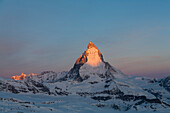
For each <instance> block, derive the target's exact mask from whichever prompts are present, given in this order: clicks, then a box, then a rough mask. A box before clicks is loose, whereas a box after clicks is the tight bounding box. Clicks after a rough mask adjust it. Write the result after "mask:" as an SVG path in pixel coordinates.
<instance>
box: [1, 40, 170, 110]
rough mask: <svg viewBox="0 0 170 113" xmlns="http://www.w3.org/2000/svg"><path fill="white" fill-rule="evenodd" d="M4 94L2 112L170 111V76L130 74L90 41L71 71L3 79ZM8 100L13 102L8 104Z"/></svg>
mask: <svg viewBox="0 0 170 113" xmlns="http://www.w3.org/2000/svg"><path fill="white" fill-rule="evenodd" d="M0 94H2V96H0V105H1V106H2V107H0V112H1V111H7V112H13V111H17V110H18V111H21V112H23V111H29V110H32V111H35V112H39V111H41V112H67V110H69V111H68V112H85V113H87V112H97V113H98V112H115V110H116V112H118V111H128V112H133V111H134V112H135V111H145V112H151V111H157V112H167V111H169V110H170V76H169V77H166V78H163V79H151V78H144V77H131V76H126V75H124V74H123V73H122V72H121V71H119V70H118V69H116V68H114V67H113V66H111V65H110V64H109V63H108V62H105V61H104V58H103V55H102V54H101V52H100V51H99V49H98V48H97V47H96V46H95V45H94V44H93V43H92V42H90V43H89V44H88V49H87V50H86V51H84V52H83V53H82V54H81V55H80V57H79V58H78V59H77V61H76V62H75V64H74V66H73V68H72V69H71V70H70V71H68V72H61V73H55V72H53V71H46V72H42V73H41V74H39V75H30V76H25V79H23V80H4V79H0ZM6 94H7V95H6ZM28 95H29V96H28ZM37 96H38V98H37ZM24 97H26V99H25V100H27V101H26V102H23V101H24ZM40 97H42V98H40ZM11 98H12V99H11ZM28 98H29V99H30V100H29V99H28ZM36 98H37V100H36ZM48 98H49V100H48ZM59 100H60V101H59ZM44 101H45V102H44ZM16 103H17V105H20V107H17V106H15V105H16ZM42 103H43V104H42ZM7 104H8V105H10V106H9V107H6V105H7ZM13 106H15V107H13ZM23 106H29V107H24V108H23ZM66 106H67V107H66ZM11 109H12V110H11ZM44 109H46V110H47V111H44Z"/></svg>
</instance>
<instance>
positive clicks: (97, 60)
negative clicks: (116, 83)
mask: <svg viewBox="0 0 170 113" xmlns="http://www.w3.org/2000/svg"><path fill="white" fill-rule="evenodd" d="M93 73H95V74H97V75H98V76H100V77H102V78H108V77H111V78H116V77H118V78H119V77H122V73H121V72H120V71H118V70H117V69H115V68H114V67H112V66H111V65H110V64H109V63H108V62H105V61H104V59H103V55H102V54H101V52H100V51H99V49H98V48H97V47H96V46H95V45H94V44H93V42H90V43H89V44H88V49H87V50H86V51H84V52H83V53H82V54H81V55H80V57H79V58H78V59H77V61H76V63H75V64H74V67H73V68H72V69H71V70H70V71H69V73H68V75H67V76H66V78H65V80H67V79H68V78H69V79H73V80H77V81H78V82H82V81H83V80H86V79H87V78H89V76H90V75H93Z"/></svg>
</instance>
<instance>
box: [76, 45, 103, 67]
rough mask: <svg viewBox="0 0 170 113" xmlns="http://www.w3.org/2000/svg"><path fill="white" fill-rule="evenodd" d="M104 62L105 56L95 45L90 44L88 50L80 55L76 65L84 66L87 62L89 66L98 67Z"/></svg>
mask: <svg viewBox="0 0 170 113" xmlns="http://www.w3.org/2000/svg"><path fill="white" fill-rule="evenodd" d="M103 61H104V60H103V56H102V54H101V52H100V51H99V49H98V48H97V47H96V46H95V45H94V44H93V42H90V43H89V44H88V49H87V50H86V51H84V52H83V53H82V54H81V55H80V57H79V58H78V59H77V61H76V64H84V63H86V62H87V64H89V65H91V66H97V65H98V64H100V63H101V62H103Z"/></svg>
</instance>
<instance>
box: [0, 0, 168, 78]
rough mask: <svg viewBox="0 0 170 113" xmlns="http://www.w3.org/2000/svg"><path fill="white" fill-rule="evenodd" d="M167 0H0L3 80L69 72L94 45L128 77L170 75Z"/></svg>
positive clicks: (0, 53)
mask: <svg viewBox="0 0 170 113" xmlns="http://www.w3.org/2000/svg"><path fill="white" fill-rule="evenodd" d="M169 13H170V1H169V0H164V1H162V0H149V1H147V0H141V1H135V0H128V1H126V0H123V1H119V0H113V1H104V0H103V1H102V0H93V1H91V0H86V1H79V0H74V1H66V0H62V1H55V0H50V1H48V0H29V1H24V0H0V77H6V78H9V77H11V76H13V75H20V74H21V73H26V74H29V73H31V72H32V73H36V74H39V73H41V72H42V71H48V70H52V71H55V72H61V71H68V70H69V69H71V68H72V66H73V65H74V63H75V62H76V59H77V58H78V57H79V56H80V55H81V53H82V52H83V51H85V50H86V49H87V45H88V43H89V42H90V41H92V42H93V43H94V44H95V45H96V46H97V47H98V48H99V50H100V51H101V53H102V54H103V56H104V60H105V61H106V62H109V63H110V64H111V65H112V66H114V67H116V68H118V69H119V70H121V71H122V72H123V73H125V74H127V75H136V76H148V77H158V78H162V77H164V76H168V75H170V52H169V48H170V44H169V43H170V22H169V20H170V15H169Z"/></svg>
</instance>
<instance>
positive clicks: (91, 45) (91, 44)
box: [88, 41, 97, 49]
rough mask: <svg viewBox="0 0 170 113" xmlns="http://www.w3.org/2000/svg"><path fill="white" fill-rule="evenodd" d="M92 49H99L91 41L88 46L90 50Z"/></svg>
mask: <svg viewBox="0 0 170 113" xmlns="http://www.w3.org/2000/svg"><path fill="white" fill-rule="evenodd" d="M92 47H94V48H97V47H96V46H95V45H94V43H93V42H91V41H90V42H89V44H88V49H89V48H92Z"/></svg>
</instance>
